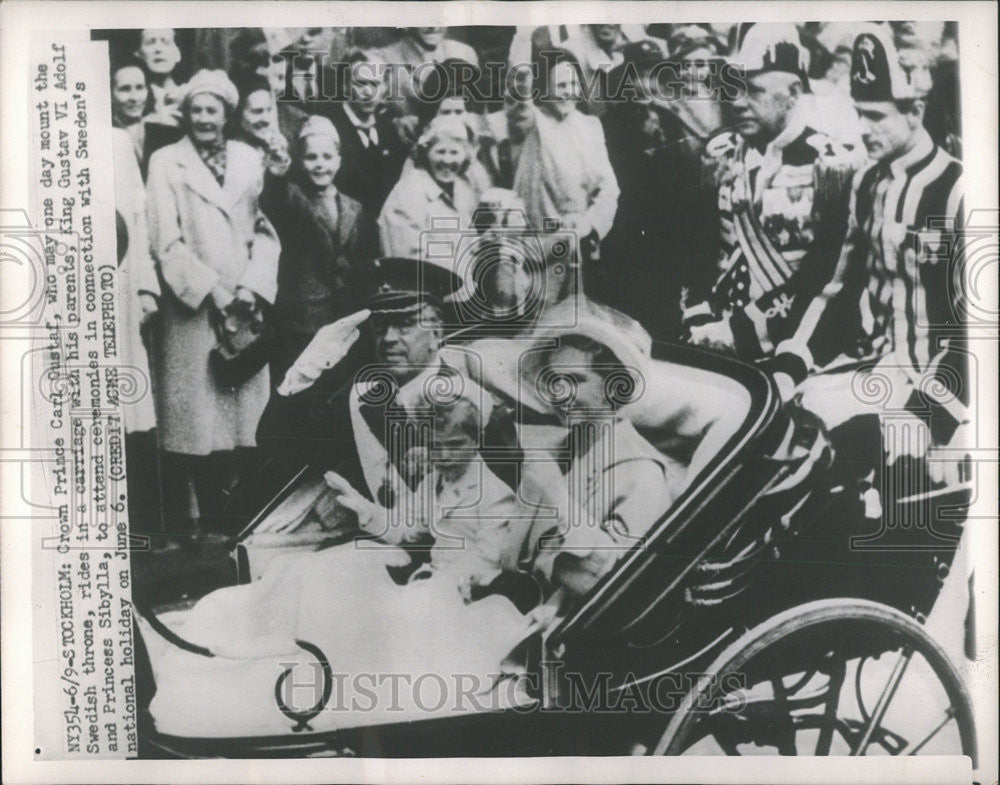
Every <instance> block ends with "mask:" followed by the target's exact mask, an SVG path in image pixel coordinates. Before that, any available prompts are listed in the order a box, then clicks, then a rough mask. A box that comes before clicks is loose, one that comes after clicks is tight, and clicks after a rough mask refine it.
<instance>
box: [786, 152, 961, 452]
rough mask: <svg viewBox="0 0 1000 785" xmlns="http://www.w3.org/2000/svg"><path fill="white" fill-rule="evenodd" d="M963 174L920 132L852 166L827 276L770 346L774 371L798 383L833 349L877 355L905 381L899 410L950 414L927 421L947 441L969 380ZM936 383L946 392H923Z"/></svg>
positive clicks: (833, 355)
mask: <svg viewBox="0 0 1000 785" xmlns="http://www.w3.org/2000/svg"><path fill="white" fill-rule="evenodd" d="M961 176H962V164H961V163H960V162H959V161H958V160H956V159H955V158H953V157H952V156H950V155H949V154H948V153H946V152H945V151H944V150H942V149H941V148H940V147H938V146H937V145H935V144H934V142H933V141H932V140H931V138H930V136H929V135H928V134H927V133H926V132H921V135H920V139H919V141H918V142H917V144H916V145H915V146H914V148H913V149H912V150H911V151H910V152H908V153H907V154H905V155H903V156H900V157H899V158H897V159H895V160H893V161H891V162H877V163H874V164H871V165H870V166H868V167H867V168H865V169H863V170H861V171H859V172H858V173H857V175H856V176H855V178H854V184H853V187H852V191H851V201H850V216H849V220H848V231H847V236H846V238H845V242H844V246H843V249H842V251H841V255H840V259H839V261H838V264H837V269H836V271H835V273H834V276H833V279H832V280H831V282H830V284H829V285H828V286H826V287H825V288H824V290H823V291H822V292H821V293H820V295H819V296H818V297H816V298H815V299H814V300H813V301H812V303H810V305H809V307H808V309H807V311H806V313H805V314H804V316H803V318H802V321H801V323H800V325H799V329H798V330H797V332H796V334H795V335H794V336H793V337H792V338H791V339H790V340H788V341H786V342H784V343H783V344H781V345H780V346H779V347H778V352H777V356H776V357H775V358H774V360H773V365H772V369H773V370H776V371H777V370H780V371H784V372H785V373H788V374H789V375H790V376H791V377H792V378H793V379H794V380H795V381H796V382H800V381H801V380H803V379H804V378H805V377H806V375H807V374H808V373H809V372H810V371H811V370H813V369H815V368H821V367H823V366H824V365H827V364H828V363H830V362H831V361H832V360H833V359H835V358H836V357H838V356H840V355H847V356H848V357H852V358H857V359H859V360H872V361H876V360H880V361H882V362H883V363H884V365H883V368H887V367H892V368H893V369H898V370H901V371H902V372H903V374H904V375H905V377H906V378H907V379H908V383H907V385H906V387H907V389H906V390H905V391H904V393H905V395H903V396H901V397H900V399H899V400H902V401H905V403H904V406H903V408H905V409H907V410H910V411H913V412H918V411H920V412H927V411H930V412H932V413H933V412H936V411H941V410H943V411H944V412H945V413H947V414H948V415H949V416H948V417H946V418H943V419H942V418H940V417H932V421H931V422H932V433H934V432H935V425H937V426H938V428H937V433H938V435H939V436H943V437H944V438H946V432H947V430H946V429H951V430H953V428H954V426H956V425H957V424H958V422H961V421H962V418H963V416H964V411H963V407H962V406H961V405H954V404H955V401H958V402H961V401H962V400H963V398H964V396H965V395H967V387H968V385H966V384H964V383H963V381H962V379H963V378H964V376H965V362H964V359H963V358H964V356H965V352H964V350H963V349H962V348H961V347H962V345H963V344H964V325H963V322H962V319H961V313H962V310H961V309H962V307H963V302H962V288H961V281H962V278H961V273H962V264H963V253H962V245H961V235H960V229H961V227H962V225H963V224H962V220H963V219H962V211H963V203H962V180H961ZM935 388H936V389H937V390H938V391H941V390H945V392H944V394H943V395H940V394H939V395H936V396H935V397H934V398H931V397H929V396H931V392H930V391H931V390H933V389H935ZM949 400H950V401H951V404H948V403H945V404H942V401H945V402H947V401H949ZM942 429H945V430H942Z"/></svg>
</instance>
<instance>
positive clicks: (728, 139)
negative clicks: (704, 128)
mask: <svg viewBox="0 0 1000 785" xmlns="http://www.w3.org/2000/svg"><path fill="white" fill-rule="evenodd" d="M739 142H740V137H739V135H738V134H737V133H736V132H735V131H723V132H722V133H719V134H716V135H715V136H713V137H712V138H711V139H709V140H708V141H707V142H706V143H705V152H704V156H705V158H710V159H715V158H723V157H725V156H727V155H732V154H733V153H734V152H735V151H736V148H737V147H738V146H739Z"/></svg>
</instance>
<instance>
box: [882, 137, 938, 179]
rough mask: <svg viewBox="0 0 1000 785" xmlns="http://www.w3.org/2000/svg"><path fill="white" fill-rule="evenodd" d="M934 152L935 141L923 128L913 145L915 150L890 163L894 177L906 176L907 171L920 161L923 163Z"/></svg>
mask: <svg viewBox="0 0 1000 785" xmlns="http://www.w3.org/2000/svg"><path fill="white" fill-rule="evenodd" d="M933 150H934V140H933V139H931V135H930V134H929V133H927V129H925V128H921V129H920V131H919V136H918V137H917V143H916V144H915V145H913V149H912V150H910V151H909V152H907V153H904V154H903V155H901V156H899V157H898V158H894V159H893V160H892V161H890V162H889V169H890V170H891V171H892V173H893V174H894V175H901V174H904V173H905V172H906V170H907V169H909V168H910V167H911V166H913V165H914V164H915V163H917V162H918V161H922V160H923V159H924V158H926V157H927V156H928V155H930V154H931V152H933Z"/></svg>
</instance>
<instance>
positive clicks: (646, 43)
mask: <svg viewBox="0 0 1000 785" xmlns="http://www.w3.org/2000/svg"><path fill="white" fill-rule="evenodd" d="M622 59H623V62H624V63H631V64H632V65H634V66H635V67H636V68H640V69H641V68H652V67H653V66H654V65H656V64H657V63H659V62H662V61H663V59H664V55H663V50H662V49H660V46H659V44H657V43H656V41H650V40H649V39H648V38H647V39H645V40H642V41H633V42H632V43H630V44H626V45H625V46H624V47H623V48H622Z"/></svg>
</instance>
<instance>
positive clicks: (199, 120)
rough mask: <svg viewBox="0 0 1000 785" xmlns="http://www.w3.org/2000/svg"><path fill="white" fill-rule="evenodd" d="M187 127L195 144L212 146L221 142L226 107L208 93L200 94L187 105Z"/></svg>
mask: <svg viewBox="0 0 1000 785" xmlns="http://www.w3.org/2000/svg"><path fill="white" fill-rule="evenodd" d="M187 117H188V126H189V128H190V129H191V130H190V134H191V138H192V139H193V140H194V142H195V144H198V145H201V146H203V147H207V146H214V145H217V144H219V143H220V142H221V141H222V128H223V126H225V124H226V106H225V104H224V103H223V102H222V99H220V98H218V97H216V96H214V95H211V94H209V93H200V94H198V95H196V96H195V97H194V98H192V99H191V102H190V103H189V104H188V111H187Z"/></svg>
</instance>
